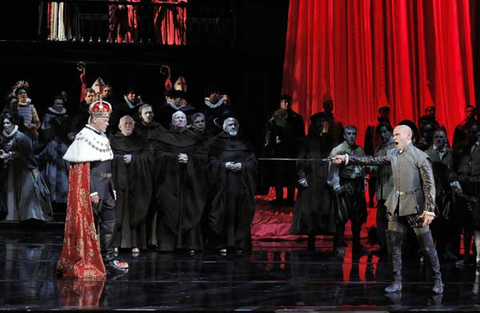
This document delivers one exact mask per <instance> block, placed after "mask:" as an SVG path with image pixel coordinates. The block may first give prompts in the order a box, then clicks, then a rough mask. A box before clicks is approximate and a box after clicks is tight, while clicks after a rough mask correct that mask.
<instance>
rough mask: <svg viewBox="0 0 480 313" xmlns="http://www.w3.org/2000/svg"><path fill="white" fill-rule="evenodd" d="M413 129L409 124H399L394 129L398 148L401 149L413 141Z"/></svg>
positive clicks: (394, 138) (394, 139)
mask: <svg viewBox="0 0 480 313" xmlns="http://www.w3.org/2000/svg"><path fill="white" fill-rule="evenodd" d="M412 135H413V133H412V129H411V128H410V127H408V126H407V125H399V126H397V127H395V129H394V130H393V142H394V143H395V147H397V150H399V151H401V150H403V148H405V146H406V145H408V144H409V143H410V142H412Z"/></svg>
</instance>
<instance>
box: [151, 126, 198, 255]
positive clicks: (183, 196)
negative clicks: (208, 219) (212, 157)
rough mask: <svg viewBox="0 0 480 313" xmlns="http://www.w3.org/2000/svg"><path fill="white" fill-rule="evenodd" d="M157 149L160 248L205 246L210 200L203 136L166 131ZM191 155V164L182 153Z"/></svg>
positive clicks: (156, 178) (157, 200) (156, 191)
mask: <svg viewBox="0 0 480 313" xmlns="http://www.w3.org/2000/svg"><path fill="white" fill-rule="evenodd" d="M154 149H155V150H156V151H158V153H157V156H156V158H155V166H154V170H155V173H154V175H155V176H154V177H155V178H154V179H155V180H156V184H157V186H158V187H157V188H156V190H155V201H156V205H157V208H158V215H157V224H156V226H157V249H158V250H160V251H172V250H175V249H189V250H190V249H193V250H201V249H203V238H202V232H201V229H200V225H199V224H200V219H201V217H202V214H203V210H204V207H205V201H206V193H207V189H206V187H207V186H206V185H207V184H206V170H205V163H206V162H205V158H206V157H205V149H204V146H203V143H202V141H201V140H200V138H199V137H198V136H197V135H196V134H194V133H193V132H192V131H190V130H188V129H181V130H170V131H167V132H166V133H164V134H162V136H161V137H160V140H159V141H157V142H156V144H155V147H154ZM179 153H185V154H187V155H188V162H187V164H182V163H179V162H178V154H179Z"/></svg>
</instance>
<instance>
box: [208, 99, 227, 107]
mask: <svg viewBox="0 0 480 313" xmlns="http://www.w3.org/2000/svg"><path fill="white" fill-rule="evenodd" d="M223 102H225V100H223V99H220V100H218V102H217V103H211V102H210V99H209V98H205V105H206V106H207V107H209V108H211V109H215V108H218V107H219V106H221V105H222V104H223Z"/></svg>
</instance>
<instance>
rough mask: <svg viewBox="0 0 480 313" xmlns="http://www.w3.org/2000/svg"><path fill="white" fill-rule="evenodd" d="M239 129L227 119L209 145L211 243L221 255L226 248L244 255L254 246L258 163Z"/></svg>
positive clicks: (234, 121) (232, 120)
mask: <svg viewBox="0 0 480 313" xmlns="http://www.w3.org/2000/svg"><path fill="white" fill-rule="evenodd" d="M238 128H239V123H238V121H237V120H236V119H235V118H227V119H226V120H225V121H224V123H223V132H221V133H220V134H218V135H217V136H216V137H215V138H214V139H213V140H212V142H211V144H210V146H209V147H210V148H209V158H208V167H207V168H208V181H209V189H210V194H211V196H212V200H211V208H210V210H209V214H208V223H209V229H210V230H211V238H209V243H211V244H212V248H214V249H216V250H219V251H220V253H221V254H226V253H227V249H234V250H235V251H236V252H237V253H241V252H242V251H243V250H246V249H249V248H250V246H251V238H250V225H251V223H252V220H253V215H254V214H255V187H256V178H257V170H258V164H257V159H256V158H255V154H254V152H253V148H252V147H251V145H250V144H249V143H248V142H247V141H245V140H243V139H241V138H239V137H238Z"/></svg>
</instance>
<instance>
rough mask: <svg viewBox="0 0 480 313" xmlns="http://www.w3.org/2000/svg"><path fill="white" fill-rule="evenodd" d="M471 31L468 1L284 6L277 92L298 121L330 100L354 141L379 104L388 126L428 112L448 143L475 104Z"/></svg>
mask: <svg viewBox="0 0 480 313" xmlns="http://www.w3.org/2000/svg"><path fill="white" fill-rule="evenodd" d="M470 27H471V26H470V2H469V0H456V1H436V0H415V1H413V0H362V1H357V0H320V1H319V0H290V8H289V18H288V30H287V38H286V50H285V63H284V78H283V92H285V93H289V94H291V95H292V96H293V99H294V101H293V107H294V109H295V110H298V111H299V112H300V113H301V114H302V115H303V116H304V118H308V116H310V115H311V114H313V113H315V112H318V111H322V110H323V109H322V103H323V100H324V98H325V97H331V98H332V99H333V100H334V103H335V107H334V113H335V115H336V116H337V117H338V118H339V119H340V120H342V121H344V124H354V125H357V126H358V127H359V139H361V138H364V136H363V134H364V133H363V132H364V130H365V128H366V126H367V125H368V123H369V122H370V121H371V120H373V119H375V118H376V116H377V110H378V107H380V106H381V105H383V104H385V103H388V104H389V105H390V106H391V108H392V112H391V120H392V122H393V123H394V124H395V123H397V122H399V121H400V120H403V119H412V120H414V121H415V122H416V121H417V119H418V118H419V117H420V116H421V115H423V114H424V108H425V107H427V106H429V105H434V106H435V107H436V115H437V120H438V121H439V122H440V124H441V125H445V126H446V128H447V130H448V131H449V138H451V136H452V135H453V129H454V127H455V125H456V124H457V123H459V122H460V121H461V120H462V119H463V118H464V115H463V114H464V107H465V105H467V104H472V105H475V95H474V84H473V57H472V44H471V28H470ZM360 142H361V140H360Z"/></svg>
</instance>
